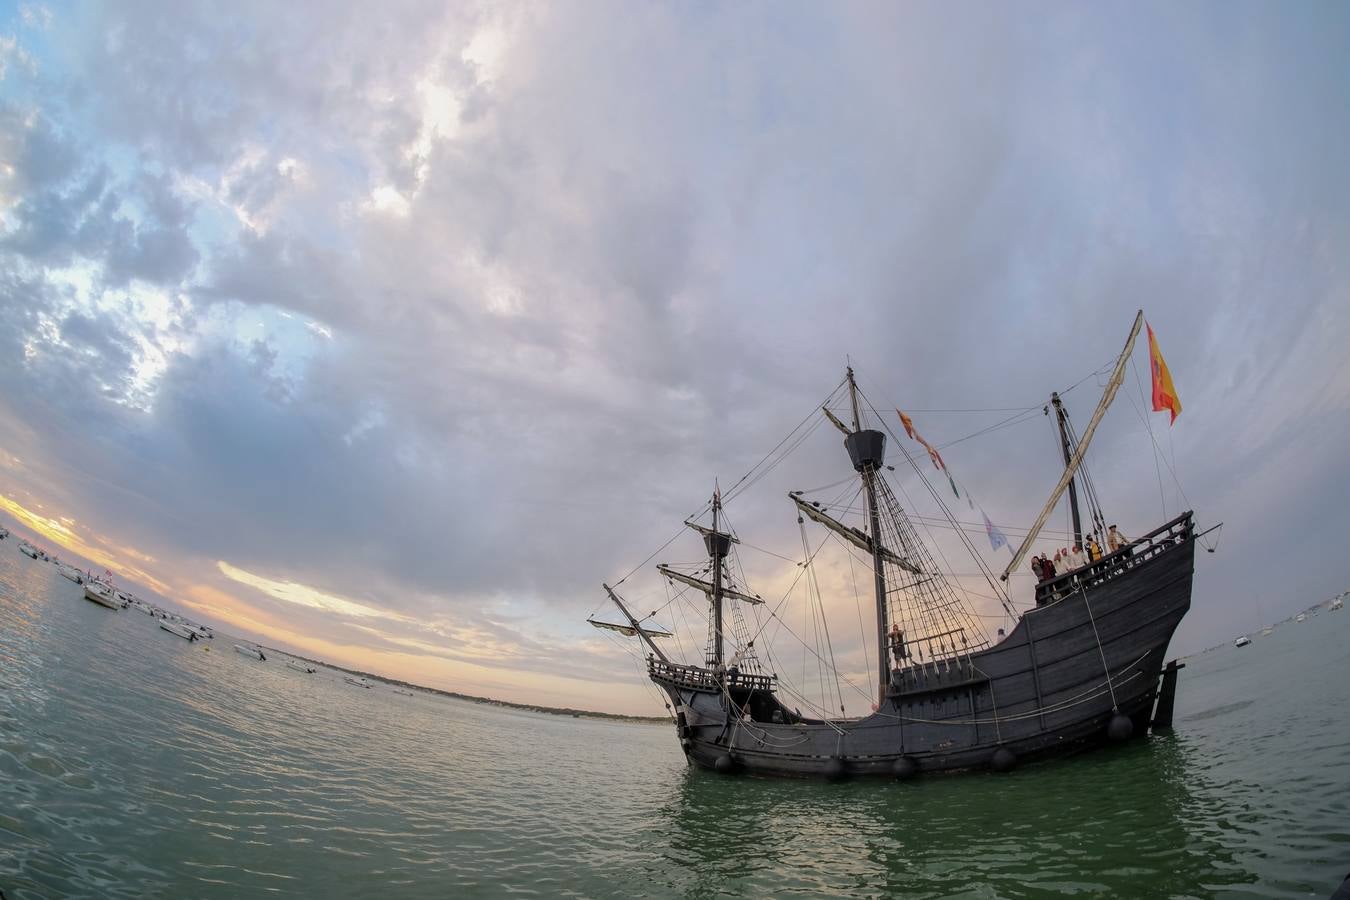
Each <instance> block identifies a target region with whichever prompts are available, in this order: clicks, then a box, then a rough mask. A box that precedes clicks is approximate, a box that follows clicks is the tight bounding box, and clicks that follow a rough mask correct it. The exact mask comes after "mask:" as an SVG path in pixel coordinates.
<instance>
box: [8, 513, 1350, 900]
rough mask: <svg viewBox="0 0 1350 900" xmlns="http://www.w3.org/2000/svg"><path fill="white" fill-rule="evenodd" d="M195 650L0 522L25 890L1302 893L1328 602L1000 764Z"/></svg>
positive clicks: (1322, 799)
mask: <svg viewBox="0 0 1350 900" xmlns="http://www.w3.org/2000/svg"><path fill="white" fill-rule="evenodd" d="M230 644H231V641H230V640H229V638H227V637H224V636H222V637H221V638H218V639H217V640H216V641H214V642H212V644H211V647H212V649H211V650H210V652H207V651H205V650H204V649H203V648H202V646H201V645H190V644H187V643H186V642H184V641H182V640H181V639H179V638H176V637H174V636H172V635H170V634H168V633H166V632H163V631H160V630H159V628H158V627H157V626H156V624H155V622H153V621H152V620H151V619H150V618H148V617H146V616H144V615H142V614H141V613H139V612H136V611H135V610H128V611H123V612H112V611H109V610H105V609H102V608H101V607H98V606H95V605H94V604H92V603H89V602H87V601H85V600H83V599H81V594H80V589H79V588H78V587H77V586H76V585H73V584H71V583H70V582H67V581H65V580H64V579H62V578H60V577H59V575H57V572H56V569H55V567H53V566H50V565H47V564H45V563H37V562H33V561H30V560H28V559H26V558H25V557H22V556H20V555H19V553H18V551H17V549H16V547H15V541H13V540H7V541H4V542H3V543H0V889H3V891H4V893H5V896H6V897H7V898H9V900H21V898H32V897H65V896H91V897H258V896H262V895H263V894H264V893H270V894H274V895H283V896H306V897H320V896H343V897H357V896H360V897H474V896H484V897H492V896H504V895H507V894H516V895H531V894H533V895H542V896H550V897H551V896H588V897H630V896H649V897H665V896H681V897H713V896H744V895H758V896H766V895H774V896H827V895H834V896H882V895H907V896H930V897H939V896H964V897H1031V896H1045V895H1047V894H1052V893H1066V894H1073V893H1077V894H1080V895H1101V894H1110V895H1115V896H1211V895H1245V896H1251V897H1281V896H1288V897H1294V896H1300V897H1306V896H1313V897H1325V896H1327V895H1328V894H1330V893H1331V891H1332V889H1333V888H1334V886H1335V885H1336V884H1337V883H1338V881H1339V879H1340V878H1341V877H1342V876H1344V875H1345V873H1346V872H1347V871H1350V703H1347V699H1346V697H1347V690H1348V689H1350V683H1348V681H1347V674H1348V673H1350V612H1337V613H1322V614H1321V615H1319V616H1316V617H1314V618H1312V619H1310V620H1309V621H1308V622H1307V623H1304V624H1302V625H1288V626H1285V627H1283V628H1281V629H1280V630H1278V631H1277V632H1276V633H1275V634H1274V635H1272V636H1271V637H1268V638H1258V639H1257V640H1256V642H1255V643H1254V644H1253V645H1252V646H1250V647H1247V648H1245V649H1243V650H1235V649H1232V648H1231V647H1228V648H1225V649H1223V650H1220V651H1217V652H1215V653H1211V654H1208V655H1207V656H1204V657H1200V658H1197V659H1195V660H1192V661H1191V663H1190V665H1189V666H1188V668H1187V669H1186V670H1185V671H1184V672H1183V673H1182V681H1181V693H1180V696H1179V698H1178V709H1177V729H1176V732H1175V733H1174V734H1173V735H1171V736H1169V737H1165V738H1154V739H1150V740H1148V741H1144V742H1136V743H1134V744H1132V745H1130V746H1127V747H1124V748H1117V749H1113V750H1109V751H1106V752H1102V753H1097V754H1094V755H1090V756H1085V757H1081V758H1079V759H1076V760H1072V761H1069V762H1067V763H1058V764H1051V765H1046V766H1041V767H1030V768H1027V769H1024V770H1022V771H1019V772H1015V773H1013V774H1011V775H1009V776H992V775H991V776H969V777H961V778H946V779H933V780H928V781H923V782H918V783H914V784H907V785H894V784H877V783H865V784H864V783H854V784H842V785H824V784H804V783H784V782H771V781H753V780H745V779H725V778H720V777H718V776H715V775H711V774H707V773H702V772H695V771H690V770H688V769H687V768H686V767H685V765H684V762H683V758H682V756H681V755H680V753H679V749H678V746H677V744H676V741H675V738H674V735H673V732H672V730H671V729H669V728H667V727H658V726H637V725H620V724H610V723H605V722H596V721H589V720H580V719H570V718H556V717H551V716H544V715H535V714H529V713H516V712H509V711H504V710H500V709H495V708H484V707H479V706H476V705H473V704H468V703H460V702H456V701H452V700H448V699H443V698H436V697H431V696H425V695H418V696H414V697H403V696H399V695H396V694H393V693H391V692H390V691H389V690H388V689H387V688H385V687H384V686H382V685H377V686H376V688H375V689H373V690H361V689H358V688H354V687H351V686H350V685H346V684H344V683H343V682H342V680H341V677H340V676H339V675H337V674H335V673H333V672H327V671H324V670H320V672H319V673H318V674H317V675H304V674H301V673H299V672H294V671H291V670H289V669H286V668H285V667H284V666H283V665H282V664H281V663H280V662H279V661H269V662H268V663H266V664H264V663H260V662H257V661H254V660H249V659H246V658H244V657H242V656H240V655H238V654H236V653H234V652H233V651H232V650H231V649H230Z"/></svg>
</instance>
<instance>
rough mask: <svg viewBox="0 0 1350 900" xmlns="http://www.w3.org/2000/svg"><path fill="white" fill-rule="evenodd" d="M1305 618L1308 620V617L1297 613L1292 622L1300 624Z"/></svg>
mask: <svg viewBox="0 0 1350 900" xmlns="http://www.w3.org/2000/svg"><path fill="white" fill-rule="evenodd" d="M1306 618H1308V617H1307V616H1306V615H1305V614H1303V613H1299V614H1298V615H1297V616H1295V617H1294V621H1295V622H1302V621H1303V620H1304V619H1306Z"/></svg>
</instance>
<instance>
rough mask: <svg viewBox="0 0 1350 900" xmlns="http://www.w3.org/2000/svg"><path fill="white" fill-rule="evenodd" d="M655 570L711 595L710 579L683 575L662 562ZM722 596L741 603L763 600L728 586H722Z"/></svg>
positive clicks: (761, 601) (760, 601)
mask: <svg viewBox="0 0 1350 900" xmlns="http://www.w3.org/2000/svg"><path fill="white" fill-rule="evenodd" d="M656 571H658V572H660V573H661V574H662V575H664V576H666V577H667V578H669V579H671V580H672V581H678V582H680V583H681V584H687V585H689V586H690V587H694V588H698V589H699V590H700V591H702V592H703V593H705V594H707V595H708V596H709V597H711V596H712V593H713V585H712V582H710V581H704V580H703V579H701V578H695V577H694V576H692V575H685V574H684V573H683V572H676V571H675V570H674V569H672V568H670V566H667V565H664V564H662V565H659V566H657V567H656ZM722 596H723V597H730V598H731V599H733V600H740V601H742V602H743V603H763V602H764V599H763V598H762V597H756V596H754V595H753V594H747V593H745V592H743V591H737V590H734V589H732V588H729V587H724V588H722Z"/></svg>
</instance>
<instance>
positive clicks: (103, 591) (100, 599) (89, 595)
mask: <svg viewBox="0 0 1350 900" xmlns="http://www.w3.org/2000/svg"><path fill="white" fill-rule="evenodd" d="M84 599H86V600H92V601H94V602H95V603H97V604H98V605H99V606H106V607H108V609H121V608H122V601H121V600H118V599H117V597H115V596H114V595H113V589H112V588H111V587H109V586H108V585H106V584H104V583H103V582H101V581H91V582H89V583H88V584H86V585H85V586H84Z"/></svg>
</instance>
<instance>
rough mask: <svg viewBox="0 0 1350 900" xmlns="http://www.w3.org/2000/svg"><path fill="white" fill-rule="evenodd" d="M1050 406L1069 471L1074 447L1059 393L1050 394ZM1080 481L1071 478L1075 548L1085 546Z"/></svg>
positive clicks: (1071, 509)
mask: <svg viewBox="0 0 1350 900" xmlns="http://www.w3.org/2000/svg"><path fill="white" fill-rule="evenodd" d="M1050 405H1051V406H1053V407H1054V408H1055V421H1056V422H1057V423H1058V424H1059V442H1060V446H1061V448H1062V449H1063V450H1064V468H1065V469H1068V468H1069V467H1070V466H1071V465H1072V463H1073V447H1071V446H1070V445H1069V429H1068V427H1067V424H1066V421H1065V420H1066V419H1067V418H1068V417H1067V416H1066V415H1065V412H1064V404H1063V403H1062V402H1061V401H1060V399H1059V391H1054V392H1053V393H1051V394H1050ZM1077 481H1078V479H1077V478H1074V477H1073V476H1070V477H1069V512H1070V513H1072V514H1073V543H1074V546H1075V547H1081V546H1082V545H1083V522H1082V520H1081V519H1079V517H1078V484H1077Z"/></svg>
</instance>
